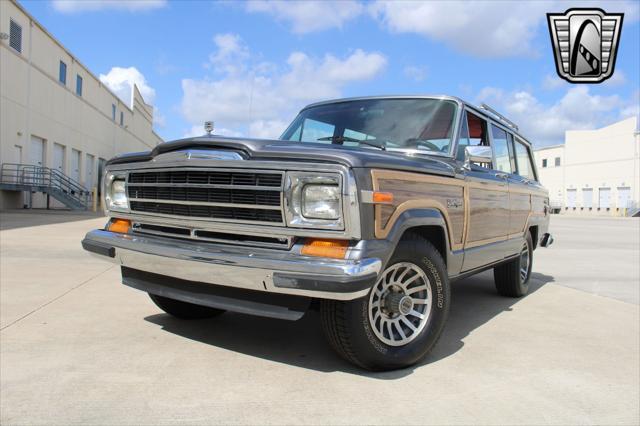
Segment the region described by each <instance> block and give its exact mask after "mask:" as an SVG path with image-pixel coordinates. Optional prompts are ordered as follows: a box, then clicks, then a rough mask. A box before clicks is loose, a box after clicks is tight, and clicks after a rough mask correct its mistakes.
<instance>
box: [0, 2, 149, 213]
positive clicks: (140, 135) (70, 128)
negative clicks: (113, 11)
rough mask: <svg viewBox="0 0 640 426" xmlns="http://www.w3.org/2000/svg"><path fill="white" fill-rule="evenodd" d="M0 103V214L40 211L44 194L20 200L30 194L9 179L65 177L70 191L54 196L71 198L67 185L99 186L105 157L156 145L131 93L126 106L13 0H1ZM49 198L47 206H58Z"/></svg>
mask: <svg viewBox="0 0 640 426" xmlns="http://www.w3.org/2000/svg"><path fill="white" fill-rule="evenodd" d="M0 102H1V103H0V164H3V176H0V184H2V183H5V185H2V188H3V189H2V190H0V208H18V207H22V206H23V205H25V204H29V203H30V202H31V203H32V205H33V207H44V206H45V205H46V199H47V197H46V196H45V195H44V194H43V193H35V195H32V196H26V195H25V193H27V194H29V193H32V192H31V191H24V189H25V188H26V187H25V186H15V187H12V186H11V185H9V184H7V182H9V183H11V180H16V182H17V180H18V179H19V176H18V175H16V173H18V174H21V175H25V173H28V174H29V175H31V176H33V175H34V173H35V174H37V173H40V174H39V175H38V176H41V177H42V176H54V177H56V179H55V182H56V183H59V182H62V181H64V178H62V176H68V177H69V178H70V179H71V180H72V181H70V182H71V183H72V185H71V186H67V187H65V188H63V191H59V192H61V193H66V194H67V195H69V193H71V194H77V193H79V192H82V191H78V190H77V188H78V186H76V185H75V183H73V182H77V183H78V184H79V185H81V186H83V187H84V188H87V189H91V188H94V187H97V186H99V185H98V184H99V180H100V176H101V170H102V167H103V165H104V162H105V161H106V160H108V159H109V158H111V157H113V156H114V155H116V154H118V153H123V152H129V151H142V150H149V149H151V148H153V147H154V146H155V145H157V144H158V143H160V142H162V139H161V138H160V137H159V136H158V135H157V134H156V133H155V132H154V131H153V128H152V124H153V107H152V106H150V105H148V104H146V103H145V101H144V99H143V98H142V96H141V95H140V92H139V91H138V90H137V88H136V87H134V88H133V96H132V99H131V101H130V104H128V103H124V102H122V101H121V100H120V99H119V98H118V97H117V96H116V95H115V94H114V93H113V92H111V91H110V90H109V89H108V88H107V87H106V86H105V85H104V84H102V83H101V82H100V80H99V79H98V78H97V77H96V76H95V75H94V74H92V73H91V71H89V69H87V68H86V67H85V66H84V65H82V63H81V62H80V61H79V60H78V59H77V58H75V57H74V56H73V55H72V54H71V53H70V52H69V51H68V50H67V49H66V48H65V47H64V46H63V45H62V44H60V42H59V41H57V40H56V39H55V38H54V37H53V36H52V35H51V34H50V33H49V32H48V31H47V30H46V29H45V28H44V27H43V26H42V25H40V24H39V23H38V22H37V21H36V20H35V19H34V18H33V17H32V16H30V15H29V14H28V13H27V12H26V11H25V10H24V9H23V8H22V7H21V6H20V5H19V4H17V3H15V2H14V1H13V0H12V1H0ZM9 164H31V165H38V166H44V167H47V168H49V169H51V170H54V171H57V172H50V171H47V169H35V168H33V167H31V168H22V169H16V168H15V167H13V166H9ZM34 170H40V171H38V172H34ZM38 179H39V178H38ZM36 180H37V179H36ZM40 180H42V181H43V182H44V178H43V179H40ZM32 181H33V178H32ZM65 182H66V181H65ZM21 190H22V191H21ZM50 195H53V197H51V198H52V203H51V205H52V206H53V207H62V206H63V205H64V204H62V203H61V202H59V201H57V200H53V199H56V198H57V199H62V198H61V197H56V193H52V194H50ZM63 201H64V200H63ZM67 205H69V204H68V203H67Z"/></svg>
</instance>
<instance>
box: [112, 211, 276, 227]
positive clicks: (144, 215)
mask: <svg viewBox="0 0 640 426" xmlns="http://www.w3.org/2000/svg"><path fill="white" fill-rule="evenodd" d="M113 213H114V214H109V213H108V214H109V216H110V217H117V218H121V219H131V220H138V221H139V220H151V218H153V217H157V218H162V219H178V220H179V221H180V222H179V223H182V224H185V221H188V222H186V223H198V222H200V223H211V224H214V223H216V222H217V223H220V224H222V223H229V224H233V223H235V224H237V225H261V226H264V225H270V226H283V225H284V221H279V222H263V221H259V220H239V219H224V218H216V217H196V216H180V215H170V214H163V213H152V212H142V211H140V210H133V211H132V212H131V213H120V212H117V211H115V210H114V211H113ZM157 223H169V222H168V221H158V222H157ZM238 228H240V227H236V229H238ZM240 229H243V228H240Z"/></svg>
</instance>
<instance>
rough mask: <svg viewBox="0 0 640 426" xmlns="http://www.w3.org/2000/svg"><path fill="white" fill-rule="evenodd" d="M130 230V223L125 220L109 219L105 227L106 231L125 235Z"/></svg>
mask: <svg viewBox="0 0 640 426" xmlns="http://www.w3.org/2000/svg"><path fill="white" fill-rule="evenodd" d="M129 229H131V221H130V220H126V219H111V221H110V222H109V225H107V231H111V232H117V233H118V234H126V233H128V232H129Z"/></svg>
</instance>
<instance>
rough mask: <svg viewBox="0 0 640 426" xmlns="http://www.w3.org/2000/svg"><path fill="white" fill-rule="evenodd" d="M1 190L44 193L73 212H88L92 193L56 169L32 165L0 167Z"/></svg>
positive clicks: (6, 164) (3, 165)
mask: <svg viewBox="0 0 640 426" xmlns="http://www.w3.org/2000/svg"><path fill="white" fill-rule="evenodd" d="M0 189H4V190H7V191H24V192H42V193H45V194H47V195H48V196H51V197H53V198H55V199H56V200H58V201H60V202H61V203H62V204H64V205H65V206H67V207H69V208H70V209H72V210H87V209H88V208H89V206H90V205H91V201H92V199H91V197H92V194H91V191H89V190H88V189H86V188H85V187H83V186H82V185H81V184H80V183H79V182H76V181H75V180H73V179H71V178H70V177H69V176H67V175H65V174H64V173H62V172H60V171H59V170H56V169H50V168H48V167H42V166H34V165H32V164H13V163H3V164H2V165H1V166H0Z"/></svg>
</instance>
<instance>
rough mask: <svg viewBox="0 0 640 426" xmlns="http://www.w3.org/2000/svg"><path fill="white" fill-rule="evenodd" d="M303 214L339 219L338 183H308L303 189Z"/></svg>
mask: <svg viewBox="0 0 640 426" xmlns="http://www.w3.org/2000/svg"><path fill="white" fill-rule="evenodd" d="M302 215H303V216H304V217H307V218H311V219H339V218H340V188H339V187H338V185H331V186H329V185H306V186H305V187H304V189H303V191H302Z"/></svg>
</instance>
